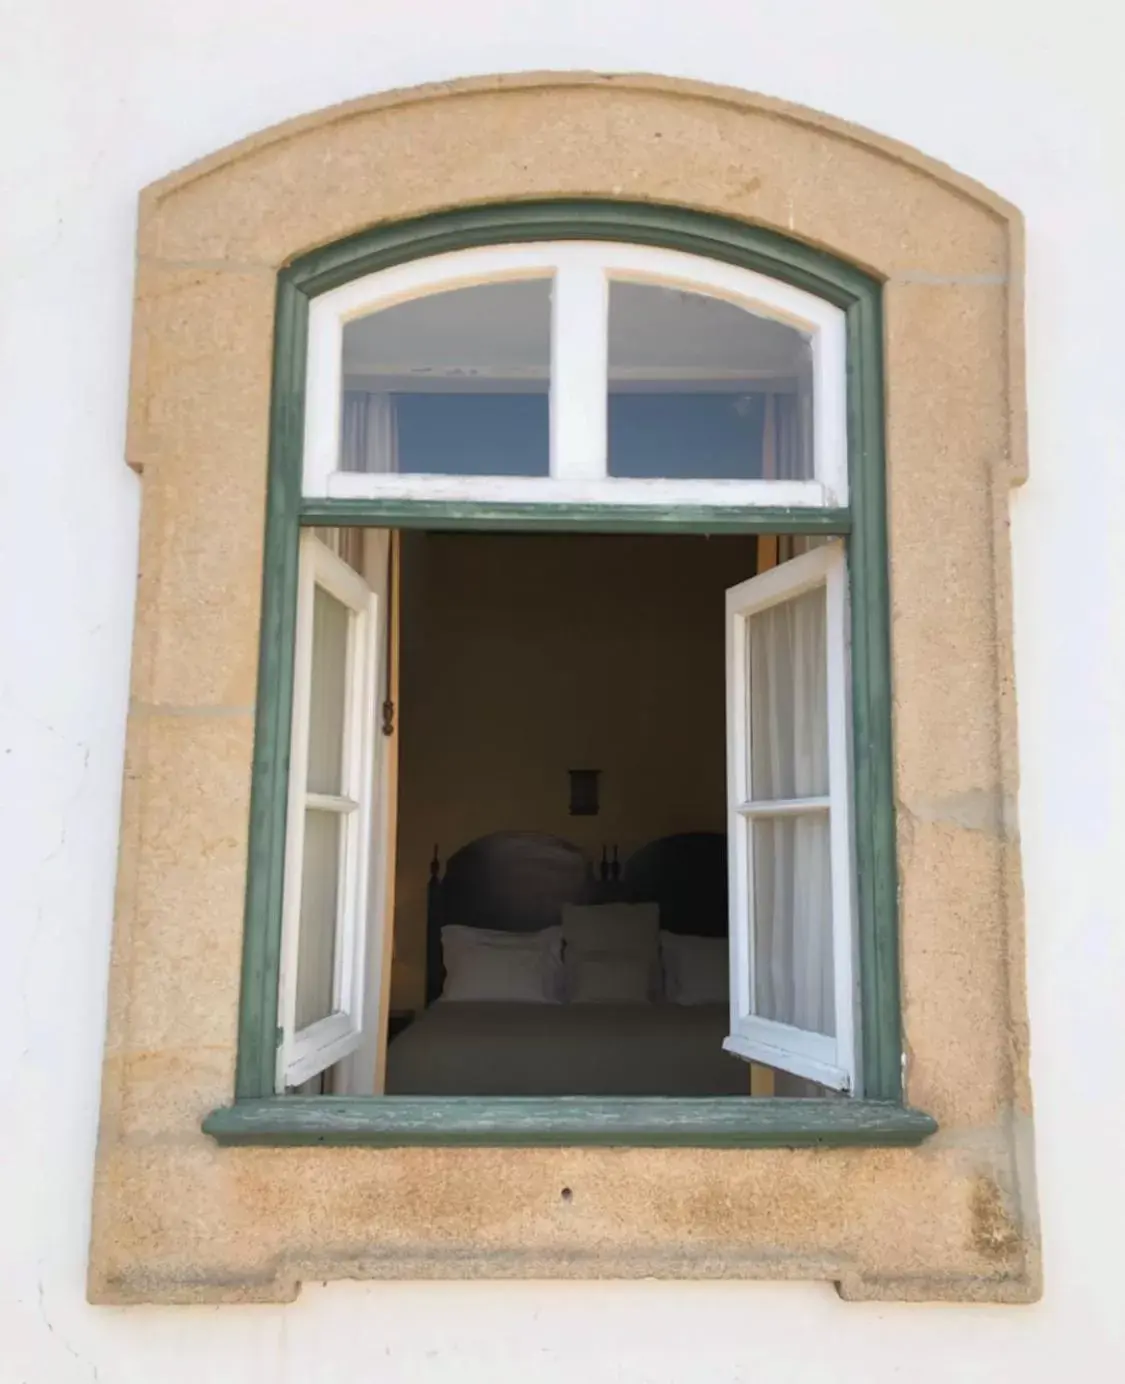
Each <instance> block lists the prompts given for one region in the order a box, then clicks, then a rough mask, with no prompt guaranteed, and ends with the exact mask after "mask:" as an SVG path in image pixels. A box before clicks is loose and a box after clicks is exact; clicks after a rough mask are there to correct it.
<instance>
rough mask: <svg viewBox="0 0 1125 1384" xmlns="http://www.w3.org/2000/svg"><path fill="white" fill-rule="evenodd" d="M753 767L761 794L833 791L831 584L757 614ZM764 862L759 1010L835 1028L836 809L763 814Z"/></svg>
mask: <svg viewBox="0 0 1125 1384" xmlns="http://www.w3.org/2000/svg"><path fill="white" fill-rule="evenodd" d="M750 680H751V700H750V707H751V712H750V719H751V724H750V744H751V751H750V758H751V764H750V771H751V784H752V793H753V797H754V798H755V799H756V800H759V801H761V800H763V799H771V800H775V801H776V800H787V799H788V800H791V799H794V798H811V797H822V796H824V795H826V794H827V792H828V687H827V658H826V605H825V592H824V588H823V587H820V588H817V589H816V590H814V591H809V592H807V593H806V594H805V595H803V596H799V597H797V598H796V599H795V600H792V601H786V602H784V603H782V604H780V605H777V606H773V607H771V608H770V609H768V610H764V611H762V612H761V613H760V614H758V615H754V616H751V619H750ZM749 830H750V831H751V832H752V833H753V838H752V843H751V846H752V850H753V859H754V960H755V986H754V989H755V996H754V1007H755V1011H756V1012H757V1013H758V1014H760V1015H761V1016H762V1017H763V1018H766V1019H775V1020H777V1021H778V1022H780V1023H786V1024H792V1025H794V1026H795V1027H797V1028H801V1029H806V1030H810V1031H812V1032H816V1033H825V1034H830V1035H831V1034H832V1033H834V1031H835V1006H834V992H833V962H832V891H831V866H830V855H829V824H828V813H827V812H826V811H812V812H804V813H798V814H792V815H785V816H776V817H759V818H757V819H755V820H754V821H753V822H752V823H751V824H749Z"/></svg>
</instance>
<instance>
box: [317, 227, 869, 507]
mask: <svg viewBox="0 0 1125 1384" xmlns="http://www.w3.org/2000/svg"><path fill="white" fill-rule="evenodd" d="M844 335H845V323H844V313H843V311H842V310H841V309H840V308H839V307H837V306H835V305H833V304H832V303H829V302H826V301H824V299H822V298H818V297H816V296H815V295H814V294H811V293H808V292H805V291H804V290H802V289H798V288H794V287H793V286H791V285H790V284H787V283H783V282H780V281H778V280H777V279H771V278H768V277H767V276H766V275H764V274H759V273H756V272H754V271H752V270H748V269H739V268H736V267H735V266H732V265H726V264H721V263H718V262H715V261H708V260H705V259H703V258H701V257H700V256H697V255H689V254H683V253H680V252H677V251H674V250H662V249H657V248H654V247H652V246H642V245H628V244H616V243H613V242H599V243H592V244H583V243H577V244H576V243H573V242H564V243H549V242H548V243H544V244H532V245H497V246H489V247H487V248H481V249H477V250H468V251H463V252H461V253H457V254H449V255H442V256H436V257H434V258H431V259H422V260H415V261H411V262H410V263H407V264H404V265H399V266H397V267H395V268H394V269H388V270H385V271H383V272H382V273H377V274H373V275H369V276H366V277H363V278H359V279H356V280H354V281H352V282H350V283H347V284H345V285H343V286H342V287H340V288H337V289H335V290H332V291H331V292H328V293H325V294H323V295H321V296H319V297H317V298H314V299H313V300H312V303H311V305H310V309H309V357H308V407H307V412H306V418H305V446H304V467H303V474H304V481H303V491H304V494H305V496H306V497H308V498H318V499H341V500H343V499H350V500H357V499H369V500H373V499H377V498H389V497H392V496H394V497H403V498H410V499H414V500H424V499H427V498H441V497H446V498H449V497H456V498H459V499H466V500H474V499H476V500H486V499H490V498H498V497H499V498H501V499H503V500H504V501H505V502H507V503H518V502H520V501H534V502H546V501H553V502H555V503H565V502H571V503H583V502H594V503H597V504H602V505H611V504H617V505H621V504H630V503H633V504H645V503H664V504H670V503H671V504H675V503H684V504H703V503H718V504H725V505H734V504H741V505H779V506H780V505H793V506H800V507H809V508H815V507H820V508H826V507H841V506H844V505H846V504H847V502H848V480H847V441H846V418H845V387H844V369H845V366H844ZM341 386H342V388H341ZM341 393H342V395H343V405H342V407H341ZM454 439H456V442H457V446H456V447H453V446H451V445H449V444H450V443H451V442H453V440H454ZM517 477H518V478H519V479H518V480H517V479H516V478H517ZM656 482H660V485H659V488H656V485H655V483H656Z"/></svg>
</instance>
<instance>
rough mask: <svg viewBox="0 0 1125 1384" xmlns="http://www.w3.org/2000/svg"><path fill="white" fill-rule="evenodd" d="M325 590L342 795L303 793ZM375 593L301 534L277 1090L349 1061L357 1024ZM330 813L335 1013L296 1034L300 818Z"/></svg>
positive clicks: (302, 822)
mask: <svg viewBox="0 0 1125 1384" xmlns="http://www.w3.org/2000/svg"><path fill="white" fill-rule="evenodd" d="M318 587H322V588H323V589H324V590H325V591H326V592H328V594H329V595H331V596H333V597H334V598H335V599H337V600H339V601H340V602H341V604H343V605H344V606H345V607H346V608H347V610H348V632H347V645H346V649H345V660H346V662H345V673H344V687H345V694H344V714H343V733H342V738H341V748H340V755H341V759H340V767H341V782H340V788H341V790H342V791H341V792H339V793H312V792H309V791H308V777H307V775H308V739H309V704H310V699H311V686H312V678H313V674H314V670H313V667H312V636H313V611H314V603H315V594H316V590H317V588H318ZM375 616H376V608H375V597H374V595H373V593H372V592H371V590H370V588H369V587H368V586H367V584H366V582H365V581H364V580H363V578H362V577H360V576H359V575H358V574H357V573H356V572H354V571H352V569H351V568H349V567H348V566H347V565H346V564H345V563H344V562H343V561H342V560H341V559H340V558H338V557H336V556H335V555H334V554H333V553H332V552H331V551H330V549H328V548H327V547H326V546H325V545H324V544H323V543H321V542H320V541H319V540H317V539H316V538H315V536H313V535H312V534H306V535H305V537H304V538H303V539H302V543H301V558H300V568H299V575H298V598H297V628H296V639H295V650H294V658H295V664H294V680H293V681H294V688H293V724H292V731H291V742H290V782H289V813H288V834H287V846H286V874H285V892H284V902H283V910H284V915H283V940H282V963H281V982H280V989H279V996H278V1020H279V1025H280V1027H281V1031H282V1042H281V1046H280V1048H279V1053H278V1072H277V1084H278V1089H279V1090H284V1089H285V1087H286V1086H296V1085H300V1084H301V1082H303V1081H305V1080H307V1079H308V1078H309V1077H310V1076H313V1075H315V1074H316V1073H317V1072H320V1071H323V1070H325V1069H326V1068H327V1067H329V1066H331V1065H333V1064H334V1063H336V1062H338V1061H339V1060H340V1059H341V1058H342V1057H346V1056H347V1054H348V1053H349V1052H351V1051H352V1050H353V1049H354V1048H355V1047H356V1046H357V1045H358V1043H359V1041H360V1038H361V1030H362V1008H363V980H364V977H363V974H362V970H363V960H364V955H363V953H364V944H365V937H366V910H365V898H366V888H365V872H366V868H367V844H366V840H365V833H367V832H368V831H369V829H370V801H369V800H370V796H371V794H370V789H369V787H367V786H365V774H366V773H367V772H368V766H369V764H370V757H371V739H372V731H371V726H372V725H373V722H374V698H375V686H374V673H373V662H374V648H375V639H374V633H375V626H376V620H375ZM310 811H316V812H327V813H330V814H331V815H333V816H335V817H336V818H337V819H338V820H339V821H340V831H339V843H338V850H339V854H338V857H337V889H336V919H335V937H334V957H335V961H334V967H333V996H332V1010H333V1012H332V1013H330V1014H327V1015H325V1016H324V1017H323V1018H321V1019H318V1020H316V1021H315V1022H314V1023H312V1024H309V1025H307V1026H306V1027H305V1028H303V1029H302V1030H301V1031H300V1032H299V1033H298V1032H297V1031H296V1030H295V1022H296V992H297V979H298V976H297V969H298V962H299V950H300V908H301V877H302V872H303V852H304V835H305V817H306V814H307V813H308V812H310Z"/></svg>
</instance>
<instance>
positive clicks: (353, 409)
mask: <svg viewBox="0 0 1125 1384" xmlns="http://www.w3.org/2000/svg"><path fill="white" fill-rule="evenodd" d="M340 470H341V471H377V472H381V473H384V474H385V473H387V472H392V471H397V470H398V426H397V424H396V422H395V401H394V395H393V394H377V393H374V392H372V391H371V390H367V389H345V390H344V406H343V413H342V417H341V419H340Z"/></svg>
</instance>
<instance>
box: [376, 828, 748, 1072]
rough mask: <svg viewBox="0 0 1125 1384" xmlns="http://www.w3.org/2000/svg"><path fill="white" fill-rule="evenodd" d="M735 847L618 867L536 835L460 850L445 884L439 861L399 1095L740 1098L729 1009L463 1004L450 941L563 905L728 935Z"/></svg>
mask: <svg viewBox="0 0 1125 1384" xmlns="http://www.w3.org/2000/svg"><path fill="white" fill-rule="evenodd" d="M726 881H727V871H726V838H725V836H722V835H717V834H715V833H711V832H689V833H683V834H680V835H676V836H668V837H662V838H661V839H659V840H657V841H653V842H651V843H649V844H648V845H647V846H644V847H642V848H641V849H640V850H638V851H637V852H635V853H634V854H633V855H632V856H631V857H630V858H629V859H628V860H626V861H625V862H624V864H623V866H621V867H620V868H618V867H617V866H616V865H615V864H611V863H609V862H608V861H606V860H605V859H604V858H603V860H602V862H601V865H600V867H599V868H595V867H594V866H593V865H592V864H591V862H590V861H588V860H587V858H586V857H585V855H584V854H583V852H582V851H581V850H579V848H578V847H577V846H575V845H573V844H572V843H571V842H568V841H565V840H562V839H561V838H558V837H552V836H546V835H542V834H539V833H535V832H501V833H495V834H492V835H489V836H484V837H480V838H478V839H477V840H475V841H472V842H470V843H469V844H468V845H466V846H464V847H462V848H461V849H460V850H459V851H457V852H456V853H455V854H454V855H452V856H451V857H450V859H449V861H448V862H447V863H446V866H445V869H444V872H443V871H442V869H441V865H440V862H439V860H438V859H437V856H436V853H435V859H434V862H433V864H432V866H431V879H430V886H429V907H428V920H427V993H426V999H427V1004H426V1008H425V1009H424V1010H423V1011H422V1012H421V1013H420V1014H419V1015H418V1017H417V1018H416V1019H415V1021H414V1022H413V1023H412V1024H410V1025H409V1027H407V1028H406V1029H405V1030H403V1031H402V1032H401V1033H399V1034H398V1035H397V1036H396V1037H395V1038H394V1039H393V1040H392V1042H391V1043H390V1045H389V1048H388V1052H387V1085H386V1090H387V1093H388V1094H390V1095H435V1096H455V1095H457V1096H465V1095H472V1096H500V1095H504V1096H563V1095H591V1096H613V1095H654V1096H716V1095H745V1094H746V1093H747V1089H748V1077H747V1069H746V1066H745V1064H744V1063H742V1062H741V1061H739V1060H738V1059H737V1058H734V1057H731V1056H730V1055H729V1054H727V1053H724V1052H723V1050H722V1040H723V1038H724V1037H725V1036H726V1033H727V1023H728V1012H727V1006H726V1004H698V1005H678V1004H671V1003H664V1002H653V1003H644V1004H531V1003H520V1002H509V1003H495V1002H492V1003H469V1002H458V1003H454V1002H451V1001H448V1000H442V999H441V998H440V996H441V993H442V985H443V982H444V966H443V960H442V941H441V932H442V928H443V927H444V926H446V925H448V924H457V925H459V926H461V927H470V928H487V929H492V930H496V931H504V932H539V931H541V930H542V929H543V928H547V927H551V926H553V925H555V924H557V923H558V922H559V920H560V917H561V914H562V910H563V907H564V905H566V904H589V903H602V902H618V901H620V902H627V903H655V904H656V905H657V906H658V907H659V910H660V926H661V929H662V930H664V931H667V932H673V933H679V934H681V935H688V936H700V937H714V938H718V937H725V936H726V932H727V884H726Z"/></svg>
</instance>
